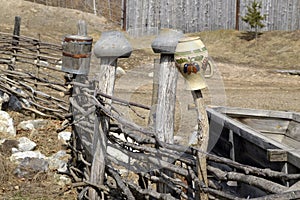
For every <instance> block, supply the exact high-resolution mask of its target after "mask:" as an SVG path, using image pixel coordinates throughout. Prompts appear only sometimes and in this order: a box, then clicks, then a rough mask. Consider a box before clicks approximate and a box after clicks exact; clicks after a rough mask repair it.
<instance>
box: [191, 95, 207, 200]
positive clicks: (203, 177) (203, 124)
mask: <svg viewBox="0 0 300 200" xmlns="http://www.w3.org/2000/svg"><path fill="white" fill-rule="evenodd" d="M192 95H193V99H194V103H195V105H196V109H197V123H198V141H197V144H196V145H197V148H198V149H200V151H201V152H198V153H197V171H198V178H199V179H200V181H201V182H203V183H204V184H205V186H208V180H207V169H206V154H205V153H203V152H206V151H207V146H208V139H209V124H208V117H207V113H206V109H205V106H204V100H203V96H202V92H201V90H195V91H192ZM196 199H201V200H208V195H207V194H206V193H205V192H202V191H201V188H199V192H198V193H197V194H196Z"/></svg>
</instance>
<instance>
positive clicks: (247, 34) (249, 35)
mask: <svg viewBox="0 0 300 200" xmlns="http://www.w3.org/2000/svg"><path fill="white" fill-rule="evenodd" d="M261 35H262V33H258V38H259V37H260V36H261ZM238 37H239V38H240V39H242V40H247V41H251V40H254V39H255V32H254V31H247V32H242V33H241V35H240V36H238Z"/></svg>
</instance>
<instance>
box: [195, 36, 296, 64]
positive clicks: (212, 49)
mask: <svg viewBox="0 0 300 200" xmlns="http://www.w3.org/2000/svg"><path fill="white" fill-rule="evenodd" d="M191 35H197V36H200V38H201V39H202V40H203V42H204V44H205V45H206V46H207V48H208V51H209V54H210V56H211V57H212V58H213V59H214V60H215V61H219V62H226V63H233V64H242V65H248V66H251V67H266V68H270V69H299V68H300V62H299V53H300V31H299V30H298V31H289V32H287V31H272V32H263V33H262V34H261V35H260V37H259V38H258V40H257V42H256V41H255V40H248V36H247V33H246V32H240V31H235V30H219V31H210V32H200V33H194V34H191Z"/></svg>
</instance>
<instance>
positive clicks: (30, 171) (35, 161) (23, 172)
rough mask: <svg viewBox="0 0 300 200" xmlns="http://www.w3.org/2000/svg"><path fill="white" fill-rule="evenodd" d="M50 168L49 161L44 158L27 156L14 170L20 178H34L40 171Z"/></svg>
mask: <svg viewBox="0 0 300 200" xmlns="http://www.w3.org/2000/svg"><path fill="white" fill-rule="evenodd" d="M47 170H48V161H47V160H45V159H43V158H34V157H26V158H24V159H23V160H22V161H21V162H20V164H19V165H18V166H17V167H16V169H15V170H14V174H15V175H16V176H18V177H19V178H32V177H33V176H35V175H36V174H37V173H39V172H46V171H47Z"/></svg>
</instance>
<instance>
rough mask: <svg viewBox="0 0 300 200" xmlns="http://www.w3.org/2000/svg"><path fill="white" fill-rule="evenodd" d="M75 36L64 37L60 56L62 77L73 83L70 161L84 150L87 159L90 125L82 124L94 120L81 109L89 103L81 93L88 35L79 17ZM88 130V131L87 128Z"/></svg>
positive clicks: (88, 50)
mask: <svg viewBox="0 0 300 200" xmlns="http://www.w3.org/2000/svg"><path fill="white" fill-rule="evenodd" d="M77 28H78V35H71V36H69V35H68V36H66V37H65V38H64V41H63V45H62V48H63V52H62V54H63V57H62V71H64V72H66V73H68V74H66V76H65V78H66V81H67V82H74V85H73V88H72V96H71V97H70V111H71V112H72V115H73V116H72V117H73V122H74V121H77V122H76V123H75V124H74V125H73V126H72V134H73V138H74V139H73V141H72V142H73V144H72V145H73V147H74V149H75V150H77V151H78V152H80V153H76V152H74V157H75V158H74V160H81V158H77V157H78V155H79V154H81V152H82V149H83V150H84V155H83V157H84V158H85V159H86V160H87V161H88V162H91V155H90V154H91V146H92V145H91V143H92V136H93V135H92V133H91V132H93V131H94V130H93V128H90V127H87V126H86V124H89V123H92V122H93V121H94V119H93V115H92V114H90V115H88V116H85V117H84V115H87V114H85V113H83V112H84V111H86V112H88V109H89V108H91V107H92V106H93V104H92V103H91V102H88V99H87V98H86V97H85V95H84V94H83V91H84V90H83V89H84V87H85V86H81V85H84V84H85V85H88V84H87V82H88V79H87V78H88V77H87V75H88V73H89V68H90V55H91V50H92V40H93V39H92V38H90V37H88V36H87V26H86V23H85V21H83V20H80V21H78V24H77ZM91 129H92V130H91ZM82 168H83V169H82V170H83V171H84V172H83V173H84V174H85V173H88V172H89V169H88V168H89V166H85V167H82Z"/></svg>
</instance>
